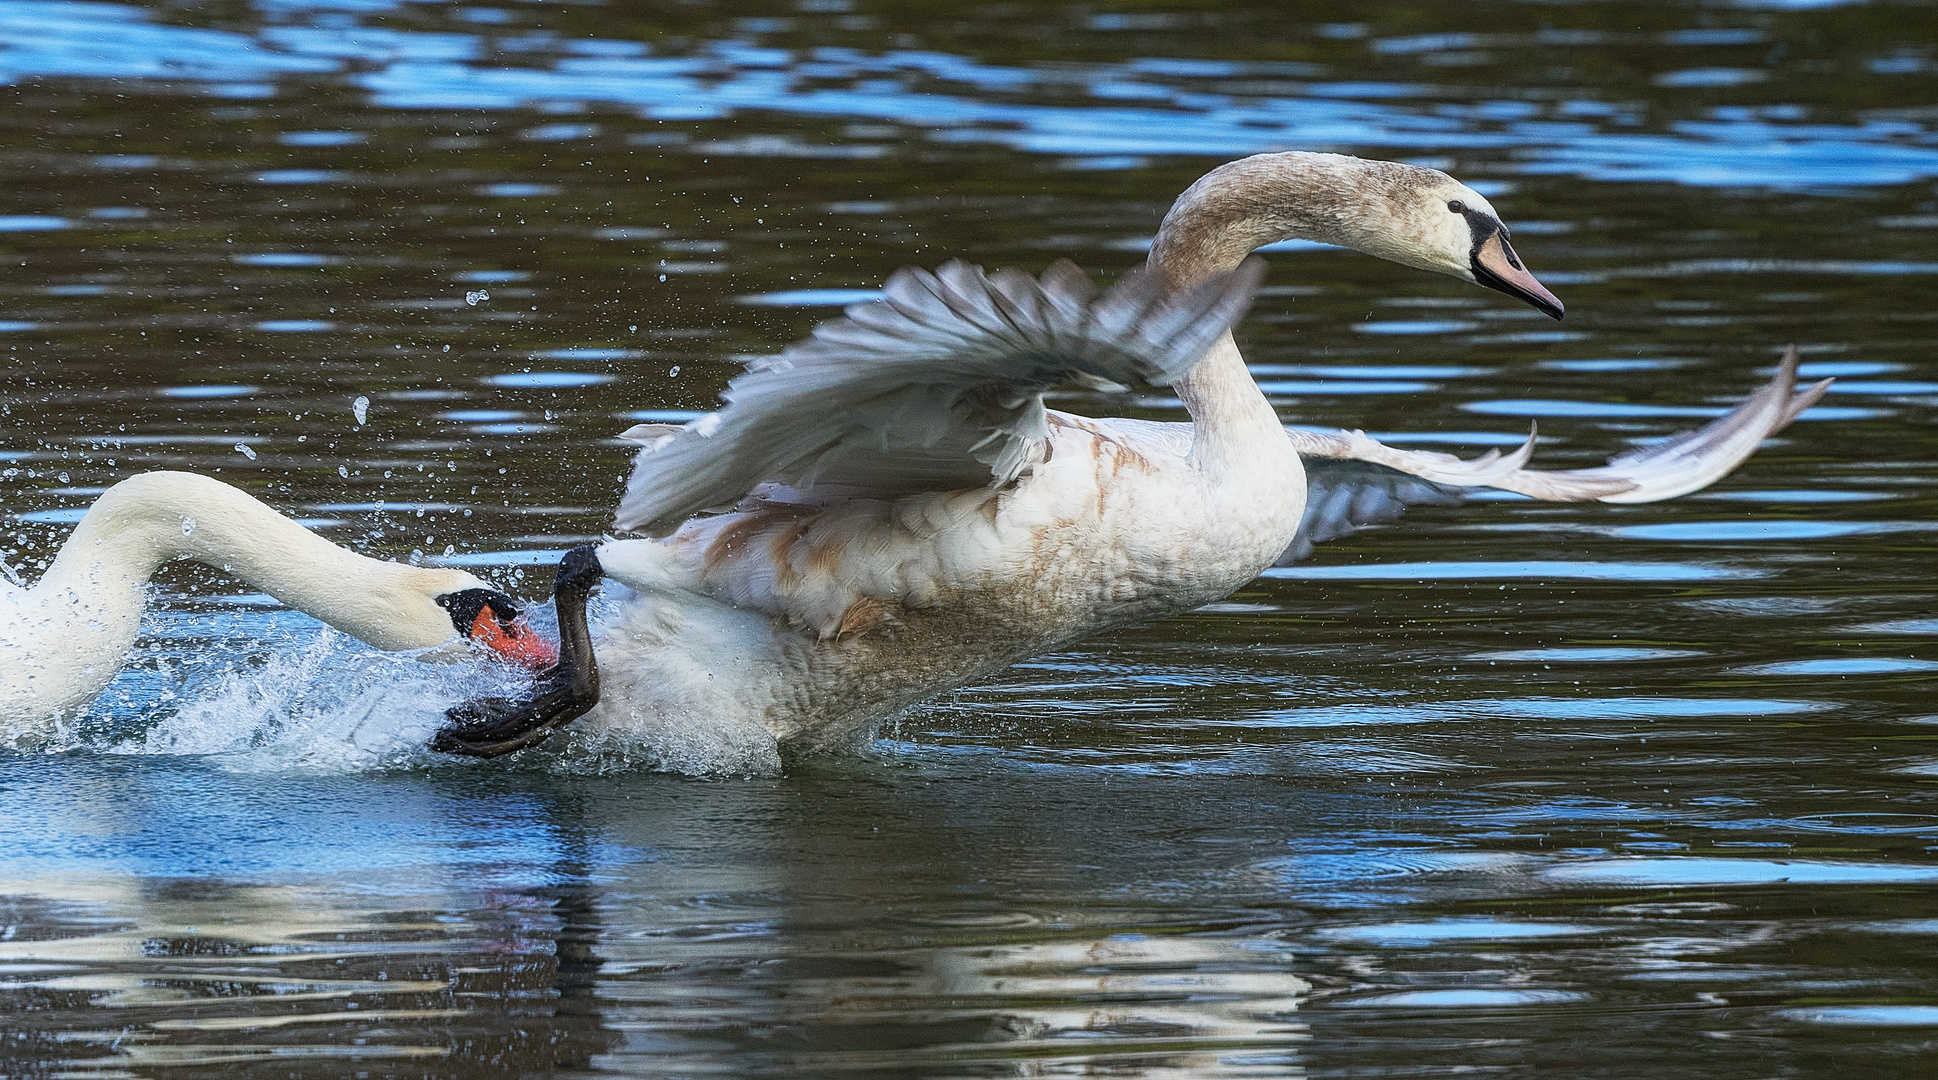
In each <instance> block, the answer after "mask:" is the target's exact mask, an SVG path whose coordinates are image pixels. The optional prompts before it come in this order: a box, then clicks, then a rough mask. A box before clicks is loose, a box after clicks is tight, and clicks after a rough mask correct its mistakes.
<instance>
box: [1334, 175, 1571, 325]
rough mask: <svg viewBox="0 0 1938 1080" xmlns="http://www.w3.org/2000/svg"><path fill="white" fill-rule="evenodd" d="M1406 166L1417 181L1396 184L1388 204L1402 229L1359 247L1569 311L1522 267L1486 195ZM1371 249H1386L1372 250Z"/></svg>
mask: <svg viewBox="0 0 1938 1080" xmlns="http://www.w3.org/2000/svg"><path fill="white" fill-rule="evenodd" d="M1402 168H1404V169H1405V170H1406V174H1403V175H1405V178H1406V179H1408V180H1411V181H1413V182H1412V183H1406V184H1398V185H1395V186H1394V188H1393V189H1392V190H1390V191H1389V192H1388V193H1387V194H1386V198H1385V200H1384V201H1385V202H1386V203H1387V212H1388V213H1389V214H1390V215H1391V216H1392V219H1393V221H1394V224H1395V225H1396V226H1397V227H1396V228H1394V229H1392V230H1390V231H1383V232H1380V233H1376V234H1374V236H1373V237H1372V238H1371V239H1370V243H1369V244H1368V245H1367V246H1361V245H1354V246H1357V247H1360V250H1362V251H1365V252H1366V253H1367V254H1369V255H1378V256H1380V257H1382V258H1386V259H1391V260H1392V261H1394V262H1397V263H1401V264H1403V265H1406V266H1412V267H1417V268H1419V269H1421V270H1433V271H1436V272H1438V273H1442V274H1449V275H1452V276H1453V277H1457V278H1459V279H1461V280H1462V281H1471V282H1473V283H1474V284H1476V285H1480V286H1483V287H1485V288H1489V289H1494V290H1496V291H1498V292H1504V293H1506V294H1507V295H1509V296H1512V297H1514V298H1515V299H1516V300H1520V301H1522V302H1523V303H1526V304H1527V305H1529V306H1530V307H1533V308H1534V309H1535V310H1537V311H1539V312H1541V313H1542V314H1543V315H1547V316H1548V317H1550V318H1555V319H1559V318H1561V316H1562V315H1564V314H1565V313H1566V312H1567V308H1565V307H1564V306H1563V305H1562V303H1561V300H1560V299H1559V298H1558V297H1556V296H1555V295H1554V294H1553V293H1551V292H1549V291H1548V290H1547V288H1546V287H1545V286H1543V285H1542V284H1541V283H1540V282H1539V281H1537V280H1535V277H1534V275H1533V274H1532V273H1530V272H1529V271H1528V268H1527V267H1526V266H1525V265H1523V264H1522V262H1521V257H1520V256H1519V255H1517V254H1515V252H1514V245H1513V244H1512V243H1510V242H1509V241H1508V234H1507V226H1506V225H1505V224H1503V223H1502V221H1501V216H1500V214H1499V213H1497V212H1496V211H1495V210H1494V207H1493V204H1492V203H1489V202H1488V201H1487V199H1486V197H1485V196H1483V195H1481V194H1480V193H1479V192H1477V191H1475V190H1474V189H1473V188H1470V187H1468V186H1467V185H1465V184H1463V183H1461V182H1460V181H1458V180H1455V179H1454V178H1453V177H1451V176H1448V175H1447V174H1446V173H1443V172H1440V171H1439V170H1437V169H1423V168H1420V167H1418V166H1402ZM1372 245H1378V246H1381V247H1383V248H1386V250H1372Z"/></svg>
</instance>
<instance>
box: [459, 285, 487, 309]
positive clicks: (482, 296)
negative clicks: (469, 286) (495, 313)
mask: <svg viewBox="0 0 1938 1080" xmlns="http://www.w3.org/2000/svg"><path fill="white" fill-rule="evenodd" d="M489 299H491V294H490V293H488V292H486V291H484V290H483V289H474V290H472V291H470V292H468V293H465V294H464V302H465V305H466V306H468V307H477V306H478V305H479V304H482V303H484V302H485V301H486V300H489Z"/></svg>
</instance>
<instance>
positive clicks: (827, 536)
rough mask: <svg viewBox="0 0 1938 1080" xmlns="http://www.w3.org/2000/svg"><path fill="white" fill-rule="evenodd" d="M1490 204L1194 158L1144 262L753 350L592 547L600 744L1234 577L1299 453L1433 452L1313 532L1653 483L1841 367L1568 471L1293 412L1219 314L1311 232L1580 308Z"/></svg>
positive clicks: (768, 743) (1305, 164)
mask: <svg viewBox="0 0 1938 1080" xmlns="http://www.w3.org/2000/svg"><path fill="white" fill-rule="evenodd" d="M1450 205H1454V206H1459V207H1461V208H1462V212H1460V213H1455V214H1450V212H1449V207H1450ZM1476 208H1478V209H1476ZM1476 213H1482V214H1484V215H1485V218H1484V219H1482V220H1478V223H1476V221H1477V219H1475V217H1474V215H1475V214H1476ZM1492 213H1493V211H1492V208H1491V207H1489V206H1488V205H1487V202H1486V200H1485V199H1482V198H1481V197H1480V196H1479V195H1477V194H1475V193H1474V192H1472V191H1471V190H1470V189H1468V188H1466V187H1464V186H1462V185H1460V184H1459V183H1457V182H1455V181H1454V180H1452V179H1451V178H1450V177H1447V176H1445V175H1444V174H1442V173H1438V172H1435V171H1433V170H1429V169H1421V168H1416V167H1413V166H1404V165H1395V164H1391V163H1385V162H1368V161H1361V160H1359V159H1355V158H1345V157H1338V156H1335V155H1324V154H1278V155H1261V156H1259V157H1255V158H1248V159H1245V160H1244V161H1240V162H1235V163H1233V164H1231V165H1227V166H1224V167H1223V168H1221V169H1218V170H1215V171H1214V172H1213V173H1211V174H1209V175H1208V176H1207V177H1205V178H1204V179H1203V180H1200V181H1199V182H1198V183H1197V184H1195V185H1193V187H1192V189H1191V190H1190V191H1187V192H1186V193H1185V195H1184V196H1182V197H1181V198H1180V199H1179V200H1178V203H1177V205H1176V206H1174V207H1173V208H1172V211H1171V213H1170V214H1169V215H1168V216H1167V217H1166V220H1165V224H1164V227H1163V229H1162V230H1160V233H1159V236H1158V239H1157V241H1156V243H1155V244H1154V246H1153V249H1152V255H1151V260H1150V263H1151V265H1150V268H1149V270H1148V271H1147V272H1146V273H1144V274H1141V275H1137V276H1134V277H1132V278H1129V279H1127V280H1126V281H1125V282H1124V283H1122V284H1120V285H1118V286H1117V287H1116V288H1114V289H1113V290H1111V291H1109V292H1107V293H1103V294H1102V295H1097V294H1096V293H1095V292H1094V290H1093V289H1092V288H1091V287H1090V285H1089V284H1088V282H1087V281H1086V280H1085V279H1084V278H1083V276H1082V275H1081V273H1079V272H1078V271H1076V270H1075V269H1074V268H1073V267H1070V266H1069V265H1068V264H1058V265H1057V266H1055V267H1052V268H1051V269H1050V271H1049V272H1047V273H1046V274H1044V275H1043V277H1042V278H1041V279H1031V278H1029V277H1028V276H1026V275H1023V274H1020V273H1016V272H1013V271H998V272H996V273H993V274H984V273H983V272H982V271H981V270H979V269H977V268H975V267H971V266H967V265H965V264H962V263H950V264H948V265H947V266H945V267H943V268H942V269H941V270H940V271H938V272H936V273H935V274H928V273H925V272H922V271H916V270H904V271H901V272H899V273H897V274H896V275H895V277H894V278H892V279H891V280H890V282H889V284H888V287H887V289H886V290H885V295H884V299H883V300H881V301H879V302H874V303H869V304H862V305H857V306H855V307H852V308H850V309H848V312H847V314H846V316H845V317H844V318H841V319H837V320H834V321H832V322H829V323H826V324H823V325H822V326H821V327H820V328H818V329H817V330H816V331H815V333H814V335H813V337H811V338H810V339H808V340H807V341H805V342H802V343H800V344H797V345H795V346H792V347H790V348H789V349H787V350H785V351H784V352H782V353H781V354H780V355H779V356H777V357H775V358H774V359H773V360H771V361H766V362H760V363H756V364H755V365H753V366H752V368H751V370H750V371H749V372H748V374H746V375H744V376H742V377H741V378H739V379H736V380H735V381H734V382H733V384H732V385H731V386H730V388H729V389H728V391H727V393H726V395H725V396H726V399H727V404H726V406H725V408H723V409H722V410H721V411H719V412H718V413H713V414H709V415H708V416H707V417H704V418H703V419H702V420H700V421H696V422H695V423H693V424H691V425H687V426H686V427H685V428H672V427H669V426H663V425H650V426H645V427H642V428H637V429H634V430H633V431H632V432H629V433H628V436H629V437H631V438H634V439H635V440H637V441H640V442H643V443H645V444H646V448H645V449H644V450H642V451H641V452H640V454H639V456H638V459H637V461H636V464H635V467H634V473H633V476H632V479H631V482H630V483H629V485H628V487H627V493H626V497H625V500H624V502H623V503H622V505H621V507H620V511H619V518H618V524H619V526H620V527H621V528H622V529H633V530H639V531H643V532H646V533H648V534H649V536H648V537H647V538H642V539H632V540H614V541H610V542H608V543H606V544H605V545H603V546H602V547H601V548H600V549H599V552H598V555H599V559H600V562H601V563H602V564H603V565H604V567H605V570H606V573H607V576H608V577H609V578H611V579H614V580H617V581H619V582H622V583H624V584H625V585H627V586H629V587H630V589H631V592H630V594H628V595H626V596H624V597H623V598H622V599H621V600H620V602H619V603H618V604H617V605H615V606H613V607H612V608H611V610H610V613H609V614H608V615H607V616H606V617H605V619H604V620H603V622H602V623H601V625H600V626H599V627H598V628H597V629H596V631H595V649H596V652H597V655H598V659H599V665H600V669H601V674H602V686H603V690H602V693H603V699H602V701H601V703H600V704H599V706H598V707H597V708H595V709H594V710H593V712H592V713H590V714H589V715H588V716H587V717H586V719H585V720H584V721H582V722H581V731H582V735H581V739H582V742H581V746H582V747H583V746H584V745H585V744H586V742H588V741H589V742H592V743H596V742H597V741H599V740H600V739H602V738H606V737H612V736H617V735H627V736H630V739H637V740H639V741H643V742H644V743H645V744H647V745H649V746H651V747H653V748H655V752H656V753H657V754H658V755H659V757H660V760H661V762H662V764H666V765H669V766H671V767H675V768H706V767H708V766H709V765H710V764H713V763H715V762H716V761H717V759H716V758H714V757H713V756H711V753H710V752H709V751H704V750H701V749H696V750H695V754H697V755H698V756H697V757H692V758H688V757H685V756H683V752H682V751H681V750H680V749H679V748H680V747H682V746H693V747H705V746H712V745H717V744H719V743H721V742H722V741H725V742H726V743H730V744H733V745H737V746H740V747H742V748H744V749H746V754H745V755H743V758H742V760H741V764H742V766H743V767H744V766H745V765H746V764H748V763H753V764H755V765H758V764H761V763H763V762H765V763H766V764H772V760H771V759H774V754H775V752H776V750H777V748H782V747H793V748H796V749H803V750H811V749H815V748H821V747H827V746H832V745H842V744H847V743H852V742H853V741H855V740H858V739H862V738H866V737H867V736H868V735H869V734H870V733H871V732H872V730H873V728H874V725H875V724H876V723H878V722H879V721H881V720H882V719H884V718H886V717H889V716H892V715H894V714H895V713H897V712H898V711H900V710H901V709H904V708H906V707H907V706H908V705H910V704H913V703H914V702H917V701H920V700H921V699H923V698H925V697H928V696H931V695H932V694H934V693H937V692H939V691H941V690H945V689H948V688H950V687H954V686H960V685H962V684H964V683H966V682H970V681H972V680H974V679H976V678H978V677H980V676H982V675H984V674H986V673H988V672H990V671H993V670H995V669H997V668H1000V667H1002V666H1004V665H1006V664H1008V663H1010V662H1013V661H1014V660H1016V659H1019V658H1021V657H1023V656H1027V655H1029V654H1031V653H1035V652H1040V651H1043V650H1045V649H1050V648H1054V647H1056V646H1058V645H1061V644H1064V643H1067V642H1069V641H1072V640H1075V639H1077V638H1080V637H1083V636H1085V635H1088V634H1091V633H1095V632H1097V631H1100V630H1103V629H1107V628H1109V627H1113V626H1119V625H1123V624H1126V623H1130V622H1135V621H1139V620H1144V619H1150V618H1156V617H1160V616H1164V615H1169V614H1175V613H1177V612H1181V611H1186V610H1189V609H1191V608H1194V607H1197V606H1199V605H1201V604H1204V603H1206V602H1209V601H1211V600H1215V599H1217V598H1219V597H1222V596H1224V595H1226V594H1227V593H1229V592H1230V591H1231V590H1232V589H1235V588H1237V587H1238V586H1240V585H1242V584H1244V583H1245V582H1246V581H1248V580H1250V579H1251V578H1252V577H1254V576H1255V575H1256V574H1257V573H1258V572H1259V571H1260V570H1261V569H1263V568H1264V567H1267V566H1270V565H1272V564H1273V562H1274V561H1275V560H1278V559H1279V558H1281V557H1282V556H1284V555H1286V554H1287V553H1288V552H1291V551H1296V550H1297V549H1298V546H1299V545H1300V544H1301V543H1303V541H1299V540H1297V539H1295V534H1298V533H1299V532H1300V528H1301V520H1302V515H1303V514H1304V512H1305V510H1306V495H1307V479H1306V473H1305V470H1304V468H1303V467H1302V464H1301V455H1302V454H1304V455H1310V456H1314V457H1324V458H1339V459H1348V460H1353V461H1359V462H1368V463H1372V464H1374V465H1377V466H1379V467H1381V468H1382V469H1390V470H1396V471H1397V473H1398V474H1406V475H1410V476H1412V477H1417V478H1419V479H1417V480H1413V481H1410V482H1405V483H1400V484H1393V483H1384V484H1372V485H1368V484H1366V483H1364V482H1359V481H1354V482H1349V483H1346V484H1342V485H1337V486H1333V487H1329V488H1328V489H1327V494H1326V499H1325V501H1324V503H1323V504H1322V508H1323V509H1324V512H1323V513H1322V514H1321V515H1319V516H1318V517H1317V518H1315V519H1312V520H1308V521H1307V524H1306V529H1307V530H1308V531H1309V532H1311V533H1313V534H1315V535H1317V534H1325V535H1338V534H1340V533H1342V532H1345V531H1350V529H1351V528H1353V527H1355V526H1356V525H1358V524H1363V523H1365V522H1366V521H1370V520H1380V519H1382V518H1384V517H1390V516H1391V515H1392V514H1393V513H1395V512H1397V508H1398V507H1400V506H1401V505H1403V504H1404V502H1406V501H1407V500H1408V497H1409V484H1410V485H1411V491H1410V495H1411V497H1412V498H1413V499H1416V500H1417V499H1429V500H1431V499H1445V498H1447V497H1448V493H1449V492H1450V491H1454V490H1457V489H1458V488H1461V487H1468V486H1491V487H1500V488H1505V489H1508V490H1513V491H1520V492H1523V493H1526V494H1529V495H1532V496H1534V497H1536V498H1543V499H1562V500H1570V499H1600V500H1603V501H1625V502H1626V501H1648V500H1651V499H1656V498H1666V497H1668V496H1670V495H1674V494H1680V493H1682V492H1685V491H1688V490H1693V489H1694V488H1697V487H1701V486H1703V485H1705V484H1707V483H1710V482H1712V481H1713V480H1715V479H1716V478H1717V477H1719V476H1721V475H1724V474H1725V473H1727V472H1728V471H1729V470H1731V469H1733V468H1734V467H1735V466H1736V465H1737V464H1738V463H1740V462H1741V461H1742V460H1743V458H1744V457H1746V456H1747V455H1748V454H1749V453H1750V452H1751V451H1752V450H1753V449H1754V448H1755V446H1756V444H1757V443H1758V442H1760V441H1761V439H1762V438H1763V437H1764V436H1766V435H1768V434H1769V433H1770V432H1772V431H1775V430H1777V429H1779V428H1781V427H1782V426H1783V425H1784V424H1787V423H1788V422H1789V421H1790V420H1791V419H1793V418H1794V417H1795V415H1796V413H1797V412H1799V411H1801V410H1802V408H1804V407H1805V406H1807V405H1808V404H1809V403H1810V402H1811V401H1814V400H1815V399H1816V397H1817V396H1818V395H1820V394H1821V393H1822V391H1823V387H1822V386H1818V387H1814V388H1812V389H1810V390H1807V391H1802V392H1797V391H1796V390H1795V389H1794V373H1795V363H1794V358H1791V359H1789V360H1788V361H1787V362H1786V363H1785V364H1784V365H1782V368H1781V370H1780V371H1779V375H1778V378H1777V379H1776V380H1775V381H1774V382H1773V383H1772V384H1771V385H1770V386H1769V387H1766V388H1765V389H1764V390H1762V391H1760V392H1759V393H1758V394H1757V395H1756V396H1754V397H1752V398H1751V399H1750V400H1749V401H1747V402H1745V403H1744V405H1743V406H1742V407H1741V408H1739V409H1738V410H1736V411H1735V412H1733V413H1732V414H1730V415H1729V416H1728V417H1725V418H1723V419H1722V420H1719V421H1717V422H1716V423H1714V424H1711V425H1710V426H1709V427H1707V428H1704V429H1703V430H1702V431H1699V432H1695V433H1692V434H1690V435H1687V436H1683V437H1680V438H1678V439H1675V440H1671V441H1669V442H1667V443H1664V444H1660V445H1658V446H1655V447H1648V448H1644V449H1643V450H1640V451H1637V452H1635V453H1632V454H1628V455H1624V456H1623V457H1622V458H1619V459H1617V460H1616V461H1614V462H1612V463H1611V464H1610V465H1609V466H1607V467H1604V468H1601V469H1590V470H1578V471H1573V472H1560V473H1543V472H1537V471H1531V470H1528V469H1526V468H1525V467H1524V466H1525V464H1526V461H1527V454H1528V453H1529V452H1530V451H1531V449H1532V443H1531V440H1530V445H1529V446H1527V447H1523V448H1522V449H1521V450H1520V451H1517V452H1516V453H1514V454H1511V455H1506V456H1501V455H1498V454H1489V455H1487V456H1485V457H1483V458H1481V459H1477V460H1475V461H1467V462H1463V461H1459V460H1457V459H1454V458H1451V457H1448V456H1446V455H1442V454H1429V453H1417V452H1407V451H1402V450H1397V449H1394V448H1392V447H1389V446H1385V445H1383V444H1381V443H1379V442H1377V441H1375V440H1373V439H1371V438H1368V437H1367V436H1365V435H1363V434H1361V433H1358V432H1334V433H1312V432H1306V431H1291V432H1288V431H1286V430H1285V429H1284V428H1282V427H1281V425H1280V421H1279V419H1278V417H1277V416H1276V414H1275V413H1274V412H1273V410H1272V408H1271V407H1270V406H1269V405H1268V404H1267V402H1266V400H1265V397H1264V395H1263V394H1262V393H1260V391H1259V390H1258V387H1257V385H1256V384H1255V383H1253V381H1252V379H1251V377H1250V375H1249V374H1248V373H1247V371H1246V369H1245V366H1244V361H1243V359H1242V357H1240V355H1239V353H1238V349H1237V346H1236V344H1235V343H1234V342H1233V340H1232V338H1231V336H1230V334H1229V332H1228V330H1227V327H1228V326H1229V324H1230V323H1231V321H1232V320H1234V319H1235V318H1236V317H1237V316H1238V315H1239V314H1241V313H1242V312H1243V310H1244V309H1245V307H1246V305H1247V304H1248V302H1249V298H1250V295H1251V292H1252V290H1253V288H1254V287H1255V286H1256V284H1257V281H1258V274H1257V272H1256V270H1254V269H1252V267H1253V266H1255V264H1256V260H1250V261H1248V260H1247V256H1248V255H1249V253H1250V252H1251V251H1252V250H1253V249H1254V248H1256V247H1258V246H1261V245H1263V244H1266V243H1271V242H1273V241H1277V240H1281V239H1286V238H1289V237H1306V238H1313V239H1321V240H1325V241H1327V242H1331V243H1336V244H1342V245H1344V246H1348V247H1355V248H1358V249H1360V250H1364V251H1370V252H1374V253H1377V254H1379V255H1381V256H1384V257H1387V258H1392V259H1394V260H1395V261H1400V262H1404V263H1407V264H1408V265H1413V266H1420V267H1425V268H1429V269H1434V270H1439V271H1441V272H1446V273H1450V274H1454V275H1455V276H1460V277H1464V278H1466V279H1467V280H1470V281H1472V280H1479V281H1482V282H1483V283H1486V284H1488V285H1489V286H1490V287H1495V288H1500V289H1502V291H1506V292H1509V293H1510V294H1512V295H1516V296H1521V297H1523V298H1526V299H1528V300H1529V302H1531V303H1535V304H1537V306H1540V307H1542V309H1543V310H1547V311H1549V312H1550V313H1551V314H1557V315H1558V313H1559V310H1560V308H1559V301H1556V300H1554V298H1553V297H1552V296H1551V295H1549V294H1548V293H1547V292H1546V290H1545V289H1542V288H1541V287H1540V285H1539V283H1538V282H1535V281H1534V279H1533V278H1532V276H1531V275H1528V274H1527V273H1526V271H1525V270H1524V269H1522V268H1521V267H1520V264H1519V261H1518V259H1517V258H1516V257H1515V256H1514V255H1513V252H1512V249H1511V248H1510V247H1508V246H1507V242H1506V230H1505V228H1504V227H1502V226H1501V225H1500V223H1499V221H1498V219H1495V218H1493V217H1492ZM1450 218H1451V220H1450ZM1477 275H1478V276H1477ZM1517 275H1518V276H1517ZM1068 378H1078V379H1087V380H1097V379H1103V380H1109V381H1112V382H1117V383H1145V384H1156V385H1167V384H1168V385H1173V386H1174V387H1175V389H1176V391H1177V393H1178V395H1179V397H1180V398H1181V399H1182V400H1183V401H1184V403H1185V405H1186V407H1187V408H1188V409H1189V410H1190V413H1191V416H1192V422H1191V423H1188V424H1162V423H1153V422H1149V421H1139V420H1117V419H1095V418H1088V417H1080V416H1074V415H1071V414H1068V413H1061V412H1057V411H1054V410H1049V409H1046V408H1044V406H1043V399H1042V395H1043V392H1044V391H1045V390H1047V389H1049V388H1051V387H1053V386H1054V385H1056V384H1057V383H1058V382H1060V381H1062V380H1064V379H1068ZM1385 475H1388V476H1392V475H1395V474H1393V473H1387V474H1385ZM1369 493H1370V494H1369ZM708 510H712V511H713V512H710V513H709V512H704V511H708ZM696 514H697V515H699V516H695V515H696ZM668 529H670V530H671V532H670V534H668V535H659V534H661V533H664V532H665V531H666V530H668ZM630 739H629V741H630ZM763 755H764V757H763Z"/></svg>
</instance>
